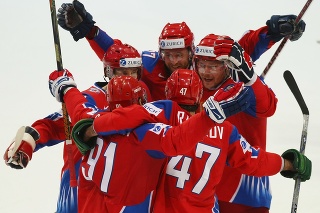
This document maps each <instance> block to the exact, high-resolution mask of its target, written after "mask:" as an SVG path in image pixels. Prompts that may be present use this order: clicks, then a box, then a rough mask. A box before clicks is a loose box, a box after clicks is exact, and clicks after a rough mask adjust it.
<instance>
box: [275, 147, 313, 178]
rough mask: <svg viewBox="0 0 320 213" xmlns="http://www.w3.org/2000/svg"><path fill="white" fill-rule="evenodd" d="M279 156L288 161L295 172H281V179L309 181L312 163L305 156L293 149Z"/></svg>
mask: <svg viewBox="0 0 320 213" xmlns="http://www.w3.org/2000/svg"><path fill="white" fill-rule="evenodd" d="M281 156H282V157H283V158H284V159H287V160H289V161H290V162H291V163H292V165H293V168H294V169H295V170H296V171H288V170H287V171H281V172H280V174H281V175H282V176H283V177H286V178H293V179H294V180H296V179H297V178H300V179H301V181H302V182H304V181H306V180H309V179H310V176H311V170H312V163H311V161H310V160H309V159H308V158H307V157H306V156H304V155H303V154H301V153H300V152H299V151H298V150H295V149H289V150H287V151H285V152H284V153H283V154H282V155H281Z"/></svg>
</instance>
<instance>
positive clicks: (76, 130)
mask: <svg viewBox="0 0 320 213" xmlns="http://www.w3.org/2000/svg"><path fill="white" fill-rule="evenodd" d="M92 124H93V119H82V120H80V121H78V122H77V123H76V124H75V125H74V127H73V128H72V132H71V134H72V138H73V140H74V142H75V144H76V145H77V147H78V149H79V151H80V152H81V154H82V155H86V154H87V152H88V151H90V150H91V149H93V148H94V147H95V145H96V143H97V136H95V137H91V138H90V139H89V141H84V140H83V138H84V134H85V132H86V130H87V128H88V127H89V126H91V125H92Z"/></svg>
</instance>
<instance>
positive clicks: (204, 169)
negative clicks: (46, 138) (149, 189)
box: [73, 69, 311, 213]
mask: <svg viewBox="0 0 320 213" xmlns="http://www.w3.org/2000/svg"><path fill="white" fill-rule="evenodd" d="M200 82H201V80H200V78H199V77H198V76H197V74H196V73H194V71H191V70H183V69H178V70H176V71H174V73H173V74H172V75H171V76H170V77H169V79H168V81H167V85H166V95H167V99H172V100H174V101H177V102H178V103H179V105H180V106H181V107H183V108H184V109H186V111H185V112H184V113H185V114H186V115H188V116H187V117H186V116H177V117H179V119H178V121H179V122H183V120H184V119H186V118H188V117H189V116H192V115H193V116H195V115H194V114H195V110H196V108H197V107H198V105H199V100H200V99H199V91H200V90H199V89H198V88H199V83H200ZM239 85H241V84H235V87H231V86H230V87H229V88H228V89H230V90H232V89H235V88H236V87H237V86H239ZM228 89H227V88H224V89H220V90H219V92H217V93H216V94H215V96H216V97H218V96H220V95H225V92H226V91H228ZM181 91H183V92H181ZM161 102H163V101H159V102H157V101H156V102H152V103H148V104H147V106H145V108H146V109H147V110H148V111H149V112H150V113H153V114H154V115H157V119H160V120H162V119H164V120H166V119H165V118H163V117H162V116H161V115H160V114H161V112H162V111H161V110H165V108H159V105H160V103H161ZM167 102H170V101H167ZM212 104H214V102H211V101H210V99H208V101H207V102H206V103H205V104H204V106H205V108H207V107H208V106H209V105H212ZM225 104H226V103H225ZM155 112H156V113H155ZM180 112H181V113H180V115H181V114H182V111H180ZM207 112H210V110H209V111H207ZM225 112H227V111H225ZM189 113H191V114H189ZM202 113H203V112H202ZM162 115H163V114H162ZM110 116H111V113H109V114H105V115H102V116H100V117H97V118H95V120H94V121H92V120H88V121H84V120H82V121H80V122H79V124H76V126H77V128H74V130H73V135H75V137H74V138H75V140H76V142H77V143H78V146H80V147H81V148H84V147H85V148H84V149H83V151H88V150H89V149H90V148H88V146H87V142H86V141H88V138H91V137H96V136H97V135H104V136H105V135H109V134H112V132H111V133H110V132H108V130H106V128H109V125H110V120H111V119H114V117H111V118H110ZM209 116H214V114H210V113H209ZM117 118H118V119H119V117H117ZM133 119H134V118H133ZM191 119H192V118H191ZM191 119H189V120H188V121H187V122H189V121H190V120H191ZM213 119H216V117H214V118H213ZM184 122H186V121H184ZM198 125H199V126H197V127H192V126H189V128H188V129H187V132H181V134H178V133H177V134H175V136H176V137H172V138H170V140H166V139H164V135H163V134H162V132H161V131H163V130H164V129H166V128H170V127H168V126H166V125H163V124H156V126H154V124H147V125H143V126H141V127H138V128H137V129H135V130H134V131H133V134H136V135H137V137H138V138H139V140H138V141H136V142H135V143H137V145H138V146H142V147H143V149H144V150H146V152H147V153H148V155H151V156H153V157H156V158H160V157H163V156H164V155H165V156H172V157H171V158H170V159H169V161H168V164H167V167H166V172H165V174H164V175H162V176H161V179H160V182H159V183H158V188H157V190H156V196H155V199H154V207H153V210H152V212H155V213H157V212H161V213H162V212H170V213H174V212H177V213H179V212H185V213H188V212H190V213H193V212H219V207H218V205H217V204H216V202H215V196H214V195H215V190H216V186H217V184H218V183H219V181H220V180H221V177H222V173H223V169H224V165H225V164H226V163H227V164H229V165H230V166H232V167H234V168H237V169H238V170H240V171H241V172H244V173H247V174H254V175H259V176H260V175H274V174H276V173H278V172H280V171H281V174H282V175H283V176H285V177H288V178H297V177H300V178H302V180H303V181H306V180H308V179H309V178H310V175H311V162H310V161H309V159H308V158H306V157H305V156H303V155H301V154H300V153H299V152H298V151H297V150H293V149H290V150H287V151H286V152H284V154H283V155H282V158H281V156H279V155H277V154H274V153H267V152H265V151H264V150H262V149H260V148H259V147H253V146H251V145H250V144H249V143H248V142H247V141H246V140H245V139H244V138H243V137H242V136H241V135H239V133H238V131H237V129H236V127H234V126H233V125H231V124H230V123H229V122H224V123H222V124H219V123H216V124H215V125H214V127H213V128H212V129H210V130H209V132H208V134H207V136H206V137H204V138H203V140H201V141H198V143H197V145H196V146H192V147H193V148H192V149H190V148H188V146H191V144H193V143H194V142H191V143H190V140H188V139H189V137H191V136H190V135H188V134H190V133H193V132H192V131H190V129H194V128H203V127H201V126H200V124H199V123H198ZM165 132H166V130H164V134H165ZM184 137H185V138H184ZM83 138H86V139H83ZM178 138H179V139H178ZM132 141H134V140H128V141H126V143H130V142H132ZM118 145H119V143H118ZM95 149H96V148H94V150H95ZM188 150H189V151H188ZM91 152H93V151H91ZM179 153H185V154H184V155H178V154H179ZM176 155H178V156H176ZM293 156H295V157H293ZM294 159H298V161H299V160H301V161H300V162H299V163H298V164H296V165H295V166H292V162H295V160H294ZM85 165H86V164H85ZM95 165H96V163H94V164H92V163H90V165H89V167H95V168H96V169H97V166H95ZM103 168H104V167H103ZM293 168H299V169H298V171H295V169H293ZM289 174H290V175H289ZM100 182H101V181H97V183H98V185H99V183H100ZM98 200H99V199H98ZM92 208H93V207H92Z"/></svg>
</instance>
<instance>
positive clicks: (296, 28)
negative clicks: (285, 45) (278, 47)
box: [266, 15, 306, 41]
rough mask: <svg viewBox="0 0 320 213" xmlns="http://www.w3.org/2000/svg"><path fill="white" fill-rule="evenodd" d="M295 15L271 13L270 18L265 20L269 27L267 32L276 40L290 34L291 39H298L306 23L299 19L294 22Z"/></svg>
mask: <svg viewBox="0 0 320 213" xmlns="http://www.w3.org/2000/svg"><path fill="white" fill-rule="evenodd" d="M296 18H297V16H296V15H285V16H280V15H273V16H271V18H270V20H268V21H267V22H266V24H267V26H268V27H269V32H268V34H269V35H271V36H273V37H274V38H275V40H276V41H278V40H280V39H282V38H283V37H284V36H290V37H289V39H290V40H291V41H296V40H298V39H299V38H300V37H301V36H302V34H303V32H304V31H305V28H306V23H305V22H304V21H303V20H300V21H299V22H298V24H295V20H296Z"/></svg>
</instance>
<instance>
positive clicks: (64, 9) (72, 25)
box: [57, 1, 96, 41]
mask: <svg viewBox="0 0 320 213" xmlns="http://www.w3.org/2000/svg"><path fill="white" fill-rule="evenodd" d="M57 17H58V24H59V25H60V27H62V28H63V29H65V30H68V31H69V32H70V33H71V35H72V37H73V39H74V40H75V41H78V40H79V39H82V38H84V37H86V36H87V35H88V34H89V33H90V31H91V30H92V29H93V26H94V24H95V23H96V22H95V21H93V17H92V15H91V14H90V13H88V12H87V11H86V9H85V8H84V5H83V4H82V3H81V2H79V1H73V4H70V3H63V4H62V5H61V7H60V8H59V9H58V14H57Z"/></svg>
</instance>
